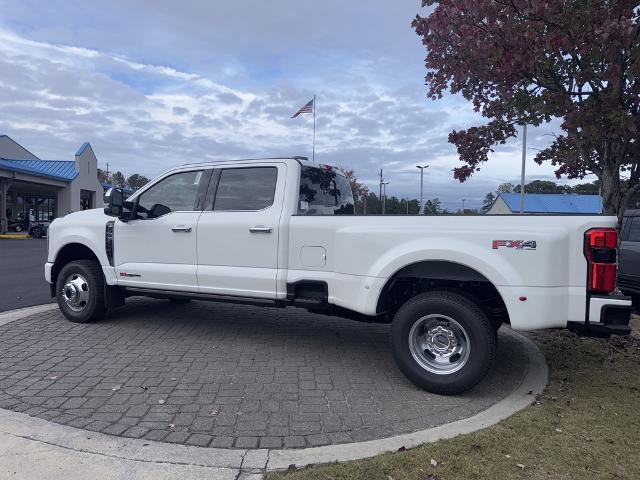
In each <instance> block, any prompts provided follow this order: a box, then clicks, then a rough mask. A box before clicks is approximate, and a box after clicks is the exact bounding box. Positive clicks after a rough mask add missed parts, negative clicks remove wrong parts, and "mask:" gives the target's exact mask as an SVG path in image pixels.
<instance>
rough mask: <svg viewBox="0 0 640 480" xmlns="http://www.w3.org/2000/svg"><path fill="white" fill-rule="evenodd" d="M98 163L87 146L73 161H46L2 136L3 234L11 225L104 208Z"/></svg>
mask: <svg viewBox="0 0 640 480" xmlns="http://www.w3.org/2000/svg"><path fill="white" fill-rule="evenodd" d="M102 199H103V188H102V185H101V184H100V182H99V181H98V159H97V158H96V156H95V153H94V152H93V149H92V148H91V145H90V144H89V143H83V144H82V145H81V146H80V148H79V149H78V151H77V152H76V154H75V156H74V159H73V160H43V159H41V158H38V157H37V156H36V155H34V154H33V153H31V152H30V151H29V150H27V149H26V148H25V147H23V146H22V145H20V144H19V143H18V142H16V141H15V140H13V139H12V138H10V137H8V136H7V135H0V232H6V231H7V229H8V227H9V225H11V226H13V227H14V228H15V225H19V226H20V227H19V228H21V229H27V228H28V224H29V223H32V224H33V223H40V222H50V221H51V220H53V219H54V218H55V217H57V216H62V215H65V214H66V213H69V212H75V211H78V210H86V209H89V208H99V207H102V206H103V202H102Z"/></svg>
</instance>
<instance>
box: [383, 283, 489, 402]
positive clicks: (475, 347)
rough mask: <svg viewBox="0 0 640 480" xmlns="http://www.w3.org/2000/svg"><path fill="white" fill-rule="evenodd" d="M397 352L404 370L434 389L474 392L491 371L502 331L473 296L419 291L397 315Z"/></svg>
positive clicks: (394, 336)
mask: <svg viewBox="0 0 640 480" xmlns="http://www.w3.org/2000/svg"><path fill="white" fill-rule="evenodd" d="M391 335H392V338H391V341H392V348H393V355H394V358H395V360H396V362H397V363H398V366H399V367H400V370H402V372H403V373H404V374H405V375H406V376H407V377H408V378H409V380H411V381H412V382H413V383H415V384H416V385H418V386H420V387H422V388H424V389H425V390H427V391H429V392H432V393H439V394H444V395H454V394H459V393H462V392H464V391H466V390H469V389H470V388H471V387H473V386H474V385H476V384H477V383H478V382H479V381H480V380H481V379H482V378H483V377H484V375H485V374H486V373H487V370H488V369H489V367H490V365H491V362H492V361H493V357H494V354H495V350H496V335H495V332H494V329H493V327H492V325H491V322H490V321H489V320H488V318H487V317H486V315H485V314H484V312H482V310H481V309H480V308H479V307H478V306H477V305H476V304H475V303H474V302H473V301H472V300H470V299H469V298H467V297H465V296H463V295H460V294H457V293H454V292H449V291H432V292H427V293H423V294H420V295H417V296H416V297H413V298H412V299H411V300H409V301H408V302H407V303H405V304H404V305H403V306H402V307H401V308H400V310H398V313H396V316H395V318H394V319H393V324H392V334H391Z"/></svg>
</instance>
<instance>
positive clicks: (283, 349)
mask: <svg viewBox="0 0 640 480" xmlns="http://www.w3.org/2000/svg"><path fill="white" fill-rule="evenodd" d="M503 330H505V329H503ZM388 333H389V326H388V325H375V324H364V323H356V322H352V321H348V320H343V319H338V318H334V317H326V316H321V315H313V314H309V313H306V312H304V311H303V310H300V309H294V308H288V309H270V308H258V307H246V306H237V305H223V304H214V303H204V302H195V301H193V302H191V303H190V304H188V305H174V304H172V303H170V302H168V301H163V300H149V299H129V301H128V303H127V305H126V306H125V307H123V308H122V309H120V310H118V311H116V312H114V313H112V314H111V315H110V316H109V317H108V318H107V319H105V320H103V321H101V322H98V323H93V324H86V325H78V324H73V323H70V322H68V321H67V320H66V319H64V317H63V316H62V315H61V314H60V313H59V312H58V311H57V310H54V311H49V312H45V313H41V314H36V315H32V316H30V317H28V318H25V319H22V320H18V321H15V322H13V323H9V324H7V325H4V326H2V327H0V407H1V408H7V409H11V410H14V411H19V412H25V413H27V414H29V415H32V416H37V417H41V418H44V419H47V420H51V421H53V422H56V423H60V424H65V425H70V426H75V427H79V428H83V429H86V430H92V431H100V432H103V433H106V434H111V435H119V436H125V437H136V438H146V439H150V440H160V441H164V442H175V443H184V444H192V445H200V446H211V447H230V448H232V447H237V448H251V447H264V448H281V447H287V448H295V447H305V446H316V445H326V444H336V443H344V442H353V441H362V440H371V439H376V438H382V437H388V436H392V435H397V434H401V433H407V432H412V431H416V430H421V429H424V428H428V427H431V426H436V425H441V424H444V423H447V422H450V421H454V420H458V419H461V418H465V417H469V416H471V415H473V414H475V413H478V412H479V411H481V410H484V409H486V408H487V407H488V406H490V405H491V404H494V403H496V402H497V401H499V400H500V399H502V398H504V397H505V396H506V395H507V394H508V393H510V392H511V391H512V390H513V389H514V388H515V387H516V386H517V385H518V384H519V383H520V381H521V379H522V378H523V376H524V370H525V368H526V365H527V358H526V354H525V353H523V352H522V351H521V349H520V347H521V340H519V339H518V338H517V337H516V336H515V335H514V334H512V333H509V331H508V330H507V331H506V332H503V331H501V334H500V342H499V348H498V355H497V359H496V360H497V361H496V362H495V366H494V368H493V369H492V371H491V372H490V374H489V375H488V376H487V378H486V379H485V380H484V381H483V382H482V383H481V384H480V385H479V386H478V387H476V388H475V389H474V390H472V391H471V392H468V393H467V394H465V395H462V396H457V397H444V396H438V395H433V394H429V393H427V392H424V391H422V390H419V389H418V388H417V387H415V386H414V385H413V384H411V383H410V382H409V381H408V380H406V378H405V377H404V376H403V375H402V373H401V372H400V371H399V370H398V369H397V367H396V366H395V363H394V361H393V358H392V355H391V351H390V348H389V344H388Z"/></svg>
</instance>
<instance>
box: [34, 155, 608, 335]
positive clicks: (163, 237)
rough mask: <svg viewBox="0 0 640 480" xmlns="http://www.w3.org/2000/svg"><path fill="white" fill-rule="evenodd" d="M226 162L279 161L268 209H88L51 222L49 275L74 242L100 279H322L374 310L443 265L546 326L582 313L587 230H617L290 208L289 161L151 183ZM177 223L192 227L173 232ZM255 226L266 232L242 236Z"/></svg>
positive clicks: (210, 286)
mask: <svg viewBox="0 0 640 480" xmlns="http://www.w3.org/2000/svg"><path fill="white" fill-rule="evenodd" d="M230 165H232V166H233V167H234V168H236V167H242V166H256V165H261V166H275V167H277V168H278V181H277V186H276V192H275V195H274V203H273V205H271V206H270V207H268V208H265V209H263V210H260V211H241V212H229V211H226V212H216V211H203V212H200V211H193V212H171V213H169V214H167V215H165V216H163V217H160V218H155V219H152V220H131V221H129V222H126V223H125V222H122V221H120V220H118V219H114V218H113V217H109V216H106V215H104V213H103V211H102V210H97V209H96V210H91V211H84V212H78V213H74V214H71V215H68V216H66V217H64V218H60V219H56V220H55V221H54V222H53V223H52V225H51V227H50V229H49V252H48V263H47V265H46V267H45V274H46V277H47V280H48V281H51V280H52V279H51V271H52V265H53V263H54V262H55V261H56V257H57V255H58V252H60V250H61V249H62V248H63V247H64V246H65V245H69V244H72V243H79V244H82V245H85V246H86V247H88V248H89V249H90V250H91V251H92V252H94V253H95V255H96V257H97V258H98V260H99V262H100V264H101V265H102V269H103V272H104V274H105V280H106V283H107V284H108V285H119V286H126V287H136V288H154V289H161V290H163V289H164V290H172V291H186V292H194V293H195V292H199V293H205V294H222V295H232V296H238V297H252V298H262V299H285V298H286V295H287V285H288V284H293V283H295V282H299V281H304V280H307V281H308V280H318V281H323V282H326V283H327V286H328V302H329V303H330V304H335V305H337V306H340V307H344V308H346V309H348V310H351V311H354V312H359V313H362V314H366V315H375V314H376V313H378V312H377V306H378V300H379V297H380V295H381V292H382V291H383V288H384V286H385V284H386V283H387V281H389V279H390V278H391V277H392V276H393V275H394V274H395V273H396V272H398V271H399V270H400V269H402V268H403V267H406V266H408V265H411V264H414V263H417V262H425V261H446V262H452V263H456V264H461V265H464V266H467V267H469V268H471V269H473V270H475V271H477V272H478V273H480V274H481V275H483V276H484V277H486V279H487V280H488V281H489V282H491V283H492V284H493V285H494V286H495V287H496V289H497V290H498V292H499V293H500V295H501V296H502V299H503V301H504V303H505V305H506V307H507V310H508V313H509V317H510V320H511V325H512V327H513V328H515V329H518V330H534V329H540V328H556V327H566V326H567V322H568V321H571V322H584V321H585V315H586V306H587V300H586V299H587V296H586V278H587V272H586V265H587V263H586V260H585V257H584V254H583V239H584V233H585V231H587V230H588V229H590V228H592V227H615V226H616V219H615V218H614V217H605V216H571V215H566V216H532V215H522V216H519V215H508V216H506V215H505V216H500V215H494V216H385V217H381V216H364V217H363V216H350V215H339V216H305V215H297V214H296V213H297V206H298V188H299V184H300V180H299V175H300V166H299V163H298V162H297V161H295V160H292V159H275V160H260V161H246V162H220V163H212V164H208V165H206V164H205V165H198V166H197V167H195V166H185V167H181V168H180V169H175V170H172V171H170V172H167V173H166V174H164V175H163V176H161V177H159V179H158V180H161V179H162V178H164V177H166V176H167V175H170V174H172V173H175V172H181V171H189V170H190V169H191V170H195V169H202V168H223V167H228V166H230ZM158 180H156V181H158ZM156 181H154V182H152V183H150V184H149V185H147V186H146V187H144V188H143V189H142V190H141V191H140V192H138V193H136V194H135V195H134V196H133V197H132V198H135V197H136V196H137V195H140V194H141V193H143V192H144V191H145V190H146V189H148V188H151V187H152V186H153V185H154V183H155V182H156ZM109 221H114V222H115V223H114V230H115V242H114V243H115V254H114V266H111V265H110V264H109V260H108V258H107V255H106V253H105V225H106V223H107V222H109ZM176 225H177V226H188V227H190V228H191V231H189V232H173V231H172V227H174V226H176ZM254 227H269V228H271V231H270V232H262V233H256V232H251V231H250V230H249V229H251V228H254ZM495 240H505V241H513V240H518V241H535V242H536V248H535V249H532V250H528V249H526V248H524V249H517V248H508V247H507V246H501V247H499V248H493V242H494V241H495ZM130 274H134V275H140V276H128V275H130Z"/></svg>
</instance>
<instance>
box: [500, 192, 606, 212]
mask: <svg viewBox="0 0 640 480" xmlns="http://www.w3.org/2000/svg"><path fill="white" fill-rule="evenodd" d="M500 197H501V198H502V199H503V200H504V201H505V203H506V204H507V206H508V207H509V209H510V210H511V211H512V212H519V211H520V194H519V193H501V194H500ZM524 211H525V213H583V214H600V213H602V198H601V197H600V195H574V194H563V193H525V194H524Z"/></svg>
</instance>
